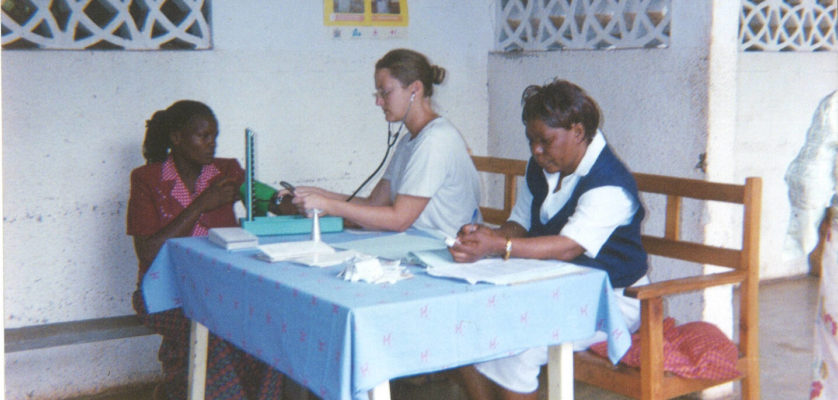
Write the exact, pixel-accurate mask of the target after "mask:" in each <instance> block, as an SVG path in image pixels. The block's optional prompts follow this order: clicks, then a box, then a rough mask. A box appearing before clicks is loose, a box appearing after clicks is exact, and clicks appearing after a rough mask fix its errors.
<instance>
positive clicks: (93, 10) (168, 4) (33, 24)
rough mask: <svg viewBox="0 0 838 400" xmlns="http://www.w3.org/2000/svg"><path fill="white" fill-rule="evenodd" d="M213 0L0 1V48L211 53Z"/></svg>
mask: <svg viewBox="0 0 838 400" xmlns="http://www.w3.org/2000/svg"><path fill="white" fill-rule="evenodd" d="M210 1H211V0H2V9H3V17H2V45H3V49H4V50H5V49H67V50H81V49H106V50H155V49H166V50H191V49H209V48H211V47H212V42H211V41H210V23H209V21H210V18H209V16H210Z"/></svg>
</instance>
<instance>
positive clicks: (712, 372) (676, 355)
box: [590, 318, 740, 380]
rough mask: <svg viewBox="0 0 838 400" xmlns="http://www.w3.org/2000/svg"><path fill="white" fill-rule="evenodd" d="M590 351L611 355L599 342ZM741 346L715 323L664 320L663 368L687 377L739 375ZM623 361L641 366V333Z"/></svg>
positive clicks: (630, 364)
mask: <svg viewBox="0 0 838 400" xmlns="http://www.w3.org/2000/svg"><path fill="white" fill-rule="evenodd" d="M590 349H591V351H593V352H594V353H596V354H598V355H600V356H602V357H608V344H607V343H606V342H600V343H597V344H595V345H593V346H591V348H590ZM738 359H739V349H738V348H737V347H736V344H735V343H733V342H732V341H731V340H730V339H728V337H727V336H725V334H724V333H723V332H722V331H721V330H719V328H718V327H716V326H715V325H713V324H711V323H708V322H703V321H697V322H689V323H686V324H684V325H681V326H677V327H676V326H675V320H674V319H672V318H666V319H664V321H663V369H664V370H665V371H668V372H672V373H674V374H676V375H679V376H682V377H685V378H695V379H712V380H727V379H732V378H735V377H737V376H739V375H740V373H739V370H738V369H737V368H736V362H737V360H738ZM620 362H621V363H623V364H626V365H629V366H632V367H639V366H640V334H639V333H635V334H633V335H632V336H631V348H629V350H628V352H626V354H625V355H624V356H623V358H622V359H621V360H620Z"/></svg>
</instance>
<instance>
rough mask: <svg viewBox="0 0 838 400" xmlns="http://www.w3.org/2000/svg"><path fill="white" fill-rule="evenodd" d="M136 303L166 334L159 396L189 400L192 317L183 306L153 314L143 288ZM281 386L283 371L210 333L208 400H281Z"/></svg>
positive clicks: (161, 352)
mask: <svg viewBox="0 0 838 400" xmlns="http://www.w3.org/2000/svg"><path fill="white" fill-rule="evenodd" d="M133 305H134V310H135V311H136V312H137V315H138V316H139V317H140V320H141V321H142V323H143V324H144V325H145V326H147V327H149V328H150V329H152V330H153V331H154V332H156V333H158V334H160V335H161V336H163V341H162V343H161V345H160V350H159V352H158V359H159V360H160V363H161V364H162V367H163V382H162V383H161V385H160V386H159V389H158V390H157V391H156V396H159V397H160V398H162V399H168V400H185V399H186V398H187V387H186V385H187V383H186V382H187V375H188V370H189V363H188V360H189V332H190V321H189V319H188V318H186V317H185V316H184V315H183V311H182V310H181V309H180V308H176V309H172V310H167V311H163V312H159V313H154V314H149V313H148V312H147V311H146V306H145V301H144V300H143V295H142V292H141V291H139V290H137V291H136V292H134V296H133ZM281 389H282V374H280V373H279V372H278V371H276V370H275V369H273V368H271V367H269V366H268V365H266V364H265V363H263V362H261V361H259V360H257V359H256V358H255V357H253V356H251V355H249V354H247V353H245V352H244V351H242V350H241V349H239V348H237V347H236V346H234V345H232V344H231V343H229V342H227V341H225V340H223V339H221V338H219V337H217V336H215V335H213V334H212V333H210V335H209V350H208V355H207V381H206V391H205V393H206V397H205V398H206V399H207V400H274V399H275V400H279V399H280V398H281Z"/></svg>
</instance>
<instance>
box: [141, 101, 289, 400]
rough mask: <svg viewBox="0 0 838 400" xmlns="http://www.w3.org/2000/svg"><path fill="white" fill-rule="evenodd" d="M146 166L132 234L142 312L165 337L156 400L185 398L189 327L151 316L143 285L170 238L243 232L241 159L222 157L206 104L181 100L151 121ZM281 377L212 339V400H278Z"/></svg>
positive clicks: (164, 315) (171, 315) (171, 316)
mask: <svg viewBox="0 0 838 400" xmlns="http://www.w3.org/2000/svg"><path fill="white" fill-rule="evenodd" d="M146 127H147V129H146V136H145V141H144V142H143V156H144V157H145V159H146V161H147V162H146V165H144V166H141V167H139V168H137V169H135V170H134V171H132V172H131V198H130V200H129V201H128V234H129V235H131V236H133V237H134V248H135V250H136V253H137V258H138V259H139V276H138V282H137V287H138V289H137V291H136V292H134V297H133V303H134V309H135V310H136V312H137V314H138V315H139V316H140V319H141V320H142V321H143V323H144V324H145V325H147V326H149V327H150V328H151V329H153V330H154V331H155V332H157V333H159V334H161V335H162V336H163V341H162V344H161V346H160V351H159V353H158V356H159V359H160V362H161V364H162V366H163V373H164V381H163V382H162V383H161V384H160V385H159V386H158V387H157V389H156V390H155V399H185V398H186V377H187V369H188V367H187V365H188V364H187V359H188V354H189V321H188V319H187V318H186V317H185V316H184V315H183V313H182V311H181V310H180V309H174V310H169V311H164V312H161V313H154V314H148V313H147V312H146V307H145V301H144V299H143V296H142V292H141V291H140V290H139V286H140V284H141V282H142V278H143V276H144V275H145V273H146V271H147V270H148V267H149V266H150V265H151V262H152V261H153V260H154V257H155V256H156V255H157V252H158V251H160V248H161V247H162V246H163V243H164V242H165V241H166V240H167V239H170V238H174V237H183V236H204V235H207V233H208V230H209V229H210V228H215V227H225V226H236V225H237V222H236V217H235V214H234V212H233V203H234V202H235V201H236V200H237V199H238V189H239V187H240V186H241V184H242V182H243V181H244V170H242V168H241V166H240V165H239V163H238V161H236V160H235V159H224V158H215V146H216V142H215V139H216V137H217V136H218V122H217V121H216V119H215V115H214V114H213V112H212V110H211V109H210V108H209V107H208V106H206V105H205V104H203V103H200V102H197V101H191V100H181V101H178V102H176V103H174V104H172V105H171V106H170V107H169V108H167V109H165V110H161V111H158V112H155V113H154V115H153V116H152V117H151V119H150V120H148V121H147V122H146ZM280 384H281V375H280V374H279V373H278V372H276V371H275V370H273V369H271V368H270V367H267V366H266V365H265V364H263V363H262V362H260V361H258V360H256V359H254V358H253V357H251V356H250V355H248V354H246V353H244V352H243V351H241V350H239V349H237V348H236V347H234V346H233V345H231V344H230V343H227V342H226V341H224V340H222V339H220V338H218V337H216V336H215V335H212V334H211V335H210V350H209V360H208V361H207V387H206V398H207V399H278V398H279V397H280Z"/></svg>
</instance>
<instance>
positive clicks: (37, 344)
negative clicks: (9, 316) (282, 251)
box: [3, 314, 154, 353]
mask: <svg viewBox="0 0 838 400" xmlns="http://www.w3.org/2000/svg"><path fill="white" fill-rule="evenodd" d="M3 334H4V337H5V343H4V347H5V348H4V351H5V352H6V353H14V352H18V351H27V350H36V349H43V348H48V347H56V346H67V345H74V344H83V343H93V342H101V341H104V340H112V339H124V338H130V337H135V336H145V335H152V334H154V332H152V331H151V330H150V329H148V328H146V327H145V326H144V325H143V324H142V323H140V320H139V319H138V318H137V316H136V315H133V314H131V315H122V316H118V317H107V318H94V319H86V320H81V321H70V322H58V323H53V324H43V325H33V326H25V327H22V328H8V329H4V330H3Z"/></svg>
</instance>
